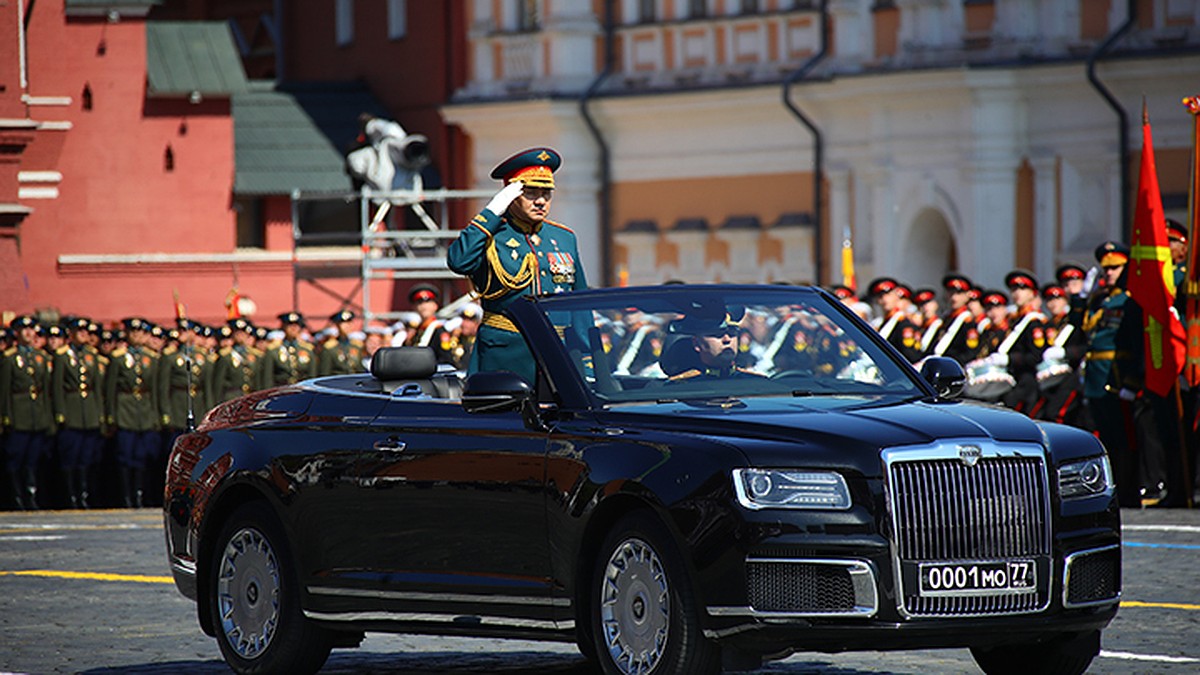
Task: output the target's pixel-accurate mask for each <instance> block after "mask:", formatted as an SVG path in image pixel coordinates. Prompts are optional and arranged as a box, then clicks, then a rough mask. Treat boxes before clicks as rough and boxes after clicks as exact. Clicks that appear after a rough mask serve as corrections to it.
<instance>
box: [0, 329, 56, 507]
mask: <svg viewBox="0 0 1200 675" xmlns="http://www.w3.org/2000/svg"><path fill="white" fill-rule="evenodd" d="M9 328H10V329H11V330H12V331H13V332H14V333H15V337H16V346H14V347H9V349H8V350H7V351H5V352H4V355H3V357H0V433H3V435H4V436H5V438H6V441H7V442H6V444H5V445H6V447H5V462H4V463H5V468H6V469H7V470H8V476H9V483H10V485H11V487H12V495H13V501H14V505H15V506H16V508H18V509H36V508H38V506H39V505H38V501H37V493H38V476H37V469H38V461H39V460H40V459H41V456H42V454H43V452H45V450H46V447H47V443H48V442H49V436H48V435H49V434H50V432H51V429H52V427H53V410H52V407H51V404H50V395H49V394H50V386H51V380H50V355H49V354H47V353H46V352H45V351H43V350H42V349H40V348H39V347H37V346H36V341H37V336H38V331H39V325H38V322H37V319H35V318H33V317H32V316H28V315H25V316H18V317H17V318H15V319H13V321H12V323H11V324H10V325H9Z"/></svg>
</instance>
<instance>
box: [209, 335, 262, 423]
mask: <svg viewBox="0 0 1200 675" xmlns="http://www.w3.org/2000/svg"><path fill="white" fill-rule="evenodd" d="M226 327H227V328H229V329H230V330H231V331H232V332H233V344H232V345H231V346H228V347H222V348H221V349H220V351H218V352H217V362H216V363H215V364H214V365H213V371H212V381H213V386H212V391H213V395H214V397H215V399H214V401H213V402H214V403H222V402H224V401H229V400H232V399H235V398H237V397H239V396H245V395H246V394H249V393H250V392H252V391H254V390H255V389H257V387H258V368H259V365H260V364H261V359H262V356H263V352H262V351H260V350H259V349H258V348H257V347H255V346H254V337H253V333H254V327H253V326H251V325H250V323H249V322H248V321H246V320H245V319H242V318H237V319H230V320H229V322H228V324H227V326H226Z"/></svg>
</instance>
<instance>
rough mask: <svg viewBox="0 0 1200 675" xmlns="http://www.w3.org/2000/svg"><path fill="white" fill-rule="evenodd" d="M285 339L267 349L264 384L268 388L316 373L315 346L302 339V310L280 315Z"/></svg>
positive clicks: (264, 360)
mask: <svg viewBox="0 0 1200 675" xmlns="http://www.w3.org/2000/svg"><path fill="white" fill-rule="evenodd" d="M279 323H280V326H281V327H282V328H283V340H281V341H280V343H279V345H278V346H274V347H272V348H271V349H270V350H268V351H267V353H266V355H265V356H264V357H263V360H262V382H261V384H262V387H263V388H264V389H269V388H271V387H278V386H280V385H285V384H296V383H297V382H300V381H302V380H307V379H309V378H311V377H316V375H317V359H316V354H314V353H313V347H312V345H311V344H309V343H308V342H306V341H304V340H302V339H300V336H301V333H303V331H304V316H303V315H302V314H300V313H299V312H284V313H283V314H280V315H279Z"/></svg>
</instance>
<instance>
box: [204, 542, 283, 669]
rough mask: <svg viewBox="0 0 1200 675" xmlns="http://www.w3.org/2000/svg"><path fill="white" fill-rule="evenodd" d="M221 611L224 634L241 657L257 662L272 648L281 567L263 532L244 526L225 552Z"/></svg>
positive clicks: (219, 597)
mask: <svg viewBox="0 0 1200 675" xmlns="http://www.w3.org/2000/svg"><path fill="white" fill-rule="evenodd" d="M219 565H220V567H219V568H218V573H217V611H218V612H219V614H220V619H221V631H222V632H223V633H224V635H225V642H226V643H228V645H229V646H230V647H232V648H233V651H234V652H236V653H237V655H238V656H240V657H242V658H244V659H254V658H257V657H258V656H260V655H261V654H262V653H263V651H265V650H266V649H267V647H269V646H270V645H271V640H272V638H274V637H275V629H276V628H277V627H278V625H279V564H278V561H277V560H276V558H275V551H274V549H272V548H271V543H270V542H269V541H267V538H266V537H264V536H263V534H262V532H259V531H258V530H256V529H254V528H252V527H244V528H242V529H240V530H238V531H237V533H236V534H234V535H233V536H232V537H230V539H229V543H228V544H226V545H225V550H224V551H223V552H222V553H221V560H220V563H219Z"/></svg>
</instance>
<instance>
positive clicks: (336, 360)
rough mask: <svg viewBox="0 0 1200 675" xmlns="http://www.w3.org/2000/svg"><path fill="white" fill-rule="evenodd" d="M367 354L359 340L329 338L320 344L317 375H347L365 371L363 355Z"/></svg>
mask: <svg viewBox="0 0 1200 675" xmlns="http://www.w3.org/2000/svg"><path fill="white" fill-rule="evenodd" d="M366 355H367V351H366V348H365V347H364V346H363V343H362V341H361V340H351V339H349V338H343V339H340V340H339V339H336V338H330V339H328V340H326V341H325V343H324V344H322V345H321V354H320V356H318V357H317V375H349V374H350V373H362V372H365V369H364V368H363V357H365V356H366Z"/></svg>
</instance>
